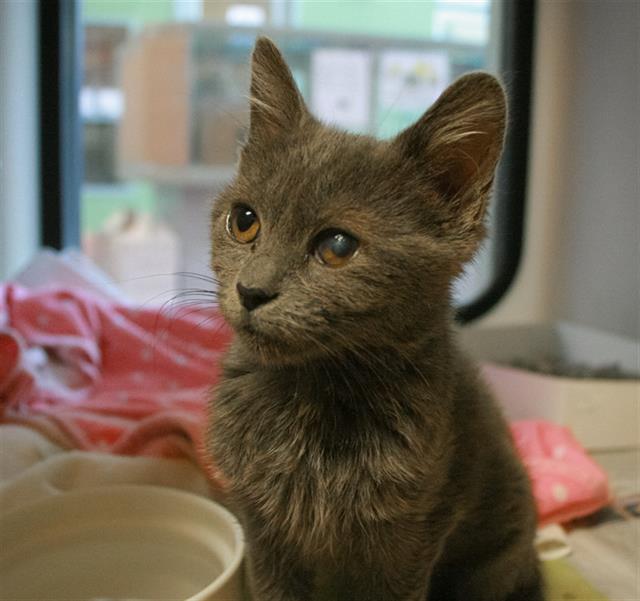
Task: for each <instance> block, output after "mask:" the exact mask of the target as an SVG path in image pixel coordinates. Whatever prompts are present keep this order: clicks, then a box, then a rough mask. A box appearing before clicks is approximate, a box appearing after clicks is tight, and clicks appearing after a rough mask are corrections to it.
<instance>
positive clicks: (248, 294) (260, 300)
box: [236, 282, 278, 311]
mask: <svg viewBox="0 0 640 601" xmlns="http://www.w3.org/2000/svg"><path fill="white" fill-rule="evenodd" d="M236 290H237V291H238V296H239V297H240V302H241V303H242V306H243V307H244V308H245V309H246V310H247V311H253V310H254V309H256V308H258V307H260V306H261V305H266V304H267V303H268V302H270V301H272V300H274V299H275V298H276V297H277V296H278V293H277V292H276V293H270V292H268V291H266V290H263V289H262V288H247V287H246V286H243V285H242V284H241V283H240V282H238V283H237V284H236Z"/></svg>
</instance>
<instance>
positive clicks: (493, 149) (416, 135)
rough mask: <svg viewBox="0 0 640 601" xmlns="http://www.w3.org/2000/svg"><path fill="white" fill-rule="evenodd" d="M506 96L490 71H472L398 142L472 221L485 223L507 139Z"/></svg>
mask: <svg viewBox="0 0 640 601" xmlns="http://www.w3.org/2000/svg"><path fill="white" fill-rule="evenodd" d="M506 112H507V105H506V98H505V94H504V91H503V89H502V86H501V85H500V83H499V82H498V80H497V79H496V78H495V77H493V76H492V75H489V74H488V73H469V74H467V75H464V76H462V77H461V78H459V79H458V80H456V81H455V82H454V83H453V84H451V86H449V87H448V88H447V89H446V90H445V91H444V92H443V93H442V95H441V96H440V98H438V100H437V101H436V102H435V104H433V106H432V107H431V108H430V109H429V110H428V111H427V112H426V113H425V114H424V115H423V116H422V117H421V118H420V119H419V120H418V121H417V122H416V123H415V124H414V125H412V126H411V127H409V128H408V129H406V130H405V131H403V132H402V133H401V134H400V135H399V136H398V137H397V138H396V139H395V140H394V142H393V143H394V144H396V145H398V146H399V148H400V149H401V151H402V152H403V153H404V154H405V155H406V156H409V157H411V158H412V159H414V160H416V161H417V162H418V165H419V166H420V165H421V167H420V168H424V170H425V176H426V177H427V178H428V179H429V181H430V182H431V183H432V184H433V185H435V187H436V189H437V191H438V192H439V193H440V194H441V195H442V196H443V200H444V201H445V202H447V203H448V204H449V206H450V208H451V209H452V210H453V209H455V212H456V213H458V216H459V217H460V218H462V219H464V221H465V222H467V225H471V224H472V223H474V222H477V221H482V218H483V216H484V210H485V206H486V202H487V197H488V192H489V190H490V188H491V185H492V183H493V178H494V172H495V168H496V165H497V163H498V159H499V158H500V154H501V152H502V145H503V140H504V132H505V123H506Z"/></svg>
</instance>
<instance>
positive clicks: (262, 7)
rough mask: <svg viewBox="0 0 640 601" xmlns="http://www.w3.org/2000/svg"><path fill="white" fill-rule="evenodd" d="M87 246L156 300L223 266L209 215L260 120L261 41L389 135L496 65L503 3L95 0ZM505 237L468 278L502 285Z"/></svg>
mask: <svg viewBox="0 0 640 601" xmlns="http://www.w3.org/2000/svg"><path fill="white" fill-rule="evenodd" d="M82 8H83V26H84V44H85V46H84V81H83V86H82V91H81V94H80V98H79V106H80V112H81V117H82V122H83V132H84V163H85V173H84V185H83V189H82V206H81V220H82V244H83V248H84V250H85V251H86V252H87V253H88V254H89V255H90V256H91V257H92V258H93V259H94V260H95V261H96V262H97V263H98V264H99V265H100V266H102V267H103V268H104V269H105V271H107V272H108V273H109V274H111V275H112V276H113V277H114V279H115V280H116V281H117V282H118V283H119V284H120V285H121V286H122V287H123V288H124V289H125V291H126V292H128V293H129V294H130V295H131V297H132V298H133V299H135V300H137V301H140V302H151V301H154V300H159V301H162V300H166V298H167V295H170V294H171V293H172V292H173V293H175V290H176V289H180V288H182V287H193V285H194V284H193V282H190V277H191V276H188V275H186V273H185V272H193V273H199V274H204V275H206V274H208V273H209V268H208V253H209V250H208V212H209V209H210V203H211V201H212V199H213V198H214V197H215V195H216V194H217V192H218V191H219V190H220V189H221V188H222V187H223V186H224V185H225V184H226V183H227V182H229V180H230V178H231V177H232V176H233V173H234V165H235V162H236V158H237V155H238V146H239V144H240V142H241V141H242V139H243V137H244V135H245V131H246V127H247V123H248V101H247V94H248V87H249V75H250V73H249V56H250V52H251V48H252V46H253V43H254V40H255V37H256V35H258V34H266V35H268V36H270V37H271V38H272V39H274V41H275V42H276V43H277V44H278V45H279V47H280V48H281V49H282V51H283V53H284V55H285V58H286V59H287V62H288V63H289V65H290V67H291V69H292V71H293V74H294V77H295V79H296V81H297V83H298V85H299V87H300V89H301V91H302V93H303V95H304V96H305V98H306V100H307V102H308V105H309V107H310V108H311V110H312V111H313V112H314V113H315V114H316V116H318V117H319V118H321V119H322V120H324V121H326V122H329V123H333V124H336V125H338V126H340V127H342V128H344V129H347V130H350V131H354V132H361V133H370V134H374V135H377V136H381V137H389V136H392V135H394V134H396V133H397V132H398V131H400V130H401V129H403V128H404V127H406V126H407V125H409V124H410V123H412V122H413V121H414V120H415V119H417V118H418V117H419V116H420V115H421V114H422V113H423V112H424V111H425V110H426V108H427V107H428V106H429V105H430V104H431V103H432V102H433V101H434V100H435V98H436V97H437V96H438V95H439V94H440V92H442V90H443V89H444V88H445V87H446V86H447V85H448V84H449V83H450V82H451V81H452V80H453V79H455V78H456V77H457V76H459V75H460V74H462V73H464V72H465V71H469V70H475V69H485V70H489V71H494V72H495V71H496V70H497V65H496V61H495V56H496V53H497V48H496V40H498V39H499V36H498V33H499V32H498V31H497V23H498V22H499V19H498V15H497V12H498V10H499V3H498V2H491V1H489V0H474V1H469V2H462V1H456V2H451V1H444V0H434V1H429V2H415V1H408V2H403V1H394V2H391V1H388V0H387V1H381V0H357V1H342V2H321V1H315V0H306V1H305V0H289V1H287V0H260V1H253V2H248V3H244V2H243V3H239V2H231V1H223V0H211V1H209V0H154V1H153V2H139V1H135V2H134V1H132V2H129V1H119V2H112V1H111V0H84V1H83V3H82ZM490 250H491V244H490V242H489V243H488V244H487V245H486V247H485V249H484V251H483V253H482V255H481V257H480V259H479V260H478V261H477V262H476V263H475V264H474V265H473V266H472V268H471V269H470V270H469V272H468V273H467V275H466V276H465V277H464V278H462V280H461V281H460V282H459V283H458V286H457V289H456V295H457V300H458V301H459V302H466V301H468V300H471V299H472V298H473V297H474V296H475V295H477V294H478V293H479V292H480V291H481V290H482V288H483V287H484V286H486V285H487V283H488V282H489V281H490V280H491V276H492V262H491V260H490V257H491V252H490Z"/></svg>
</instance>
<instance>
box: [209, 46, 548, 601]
mask: <svg viewBox="0 0 640 601" xmlns="http://www.w3.org/2000/svg"><path fill="white" fill-rule="evenodd" d="M251 102H252V104H251V126H250V132H249V137H248V141H247V143H246V145H245V146H244V148H243V150H242V156H241V160H240V165H239V170H238V174H237V177H236V179H235V181H234V182H233V183H232V184H231V185H230V186H229V187H228V188H227V189H226V190H225V191H224V192H223V193H222V195H221V196H220V197H219V198H218V199H217V201H216V203H215V205H214V208H213V214H212V222H211V238H212V245H213V252H212V266H213V269H214V271H215V273H216V275H217V277H218V279H219V281H220V289H219V300H220V308H221V310H222V313H223V314H224V316H225V318H226V320H227V321H228V322H229V324H230V325H231V326H232V327H233V329H234V330H235V333H236V336H235V340H234V342H233V344H232V346H231V347H230V349H229V350H228V352H227V354H226V356H225V358H224V362H223V375H222V378H221V380H220V383H219V385H218V386H217V389H216V391H215V395H214V397H213V399H212V401H211V405H210V416H211V417H210V423H209V432H208V442H209V450H210V453H211V455H212V456H213V458H214V460H215V462H216V463H217V465H218V466H219V467H220V469H221V470H222V472H223V474H224V475H225V477H226V478H227V479H228V482H229V490H230V495H231V499H232V502H233V504H234V507H235V509H236V511H237V513H238V515H239V517H240V519H241V521H242V523H243V526H244V529H245V532H246V536H247V539H248V570H249V581H250V587H251V590H252V594H253V597H254V599H255V600H256V601H302V600H311V599H331V600H340V601H347V600H355V601H373V600H380V601H382V600H384V601H410V600H420V601H424V600H425V599H429V600H430V601H445V600H451V601H453V600H455V601H542V599H543V593H542V585H541V578H540V575H539V569H538V563H537V559H536V555H535V552H534V549H533V544H532V540H533V536H534V531H535V526H536V515H535V510H534V504H533V501H532V497H531V492H530V486H529V482H528V479H527V476H526V474H525V471H524V469H523V467H522V465H521V464H520V462H519V460H518V458H517V457H516V454H515V452H514V449H513V446H512V441H511V439H510V436H509V433H508V430H507V427H506V424H505V422H504V420H503V418H502V416H501V414H500V411H499V410H498V409H497V407H496V404H495V403H494V401H493V399H492V398H491V396H490V395H489V393H488V392H487V390H486V389H485V387H484V385H483V384H482V383H481V382H480V380H479V379H478V376H477V375H476V370H475V368H474V367H473V366H472V365H471V364H470V363H469V362H468V361H467V359H466V358H465V357H464V356H463V354H462V353H461V352H460V351H459V350H458V348H457V346H456V343H455V340H454V336H453V333H452V326H451V324H452V320H451V315H452V310H451V282H452V280H453V279H454V278H455V277H456V276H457V275H459V274H460V272H461V270H462V268H463V265H464V263H465V262H467V261H468V260H470V259H471V258H472V256H473V254H474V252H475V251H476V249H477V247H478V244H479V243H480V241H481V239H482V237H483V235H484V229H485V228H484V217H485V212H486V204H487V200H488V198H489V192H490V189H491V185H492V182H493V178H494V170H495V167H496V163H497V161H498V159H499V157H500V153H501V150H502V143H503V136H504V128H505V119H506V105H505V97H504V93H503V90H502V88H501V86H500V84H499V83H498V82H497V81H496V80H495V79H494V78H493V77H492V76H490V75H487V74H483V73H473V74H469V75H465V76H464V77H461V78H460V79H458V80H457V81H456V82H455V83H454V84H453V85H451V86H450V87H449V88H448V89H447V90H446V91H445V92H444V93H443V94H442V96H441V97H440V99H439V100H438V101H437V102H436V103H435V104H434V105H433V106H432V107H431V108H430V109H429V110H428V111H427V112H426V113H425V115H424V116H423V117H421V118H420V119H419V120H418V122H417V123H415V124H414V125H413V126H411V127H409V128H408V129H407V130H405V131H404V132H402V133H401V134H400V135H398V136H397V137H396V138H394V139H392V140H390V141H378V140H375V139H373V138H371V137H368V136H357V135H352V134H347V133H344V132H341V131H338V130H336V129H333V128H330V127H327V126H325V125H323V124H321V123H319V122H318V121H317V120H316V119H314V117H312V116H311V114H310V113H309V112H308V110H307V108H306V107H305V105H304V102H303V100H302V97H301V95H300V93H299V91H298V90H297V88H296V86H295V83H294V81H293V78H292V76H291V73H290V71H289V69H288V68H287V66H286V64H285V62H284V60H283V58H282V56H281V55H280V53H279V52H278V49H277V48H276V47H275V46H274V45H273V43H271V42H270V41H269V40H267V39H265V38H261V39H259V40H258V42H257V44H256V47H255V51H254V54H253V70H252V83H251Z"/></svg>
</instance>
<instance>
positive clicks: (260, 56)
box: [249, 37, 308, 141]
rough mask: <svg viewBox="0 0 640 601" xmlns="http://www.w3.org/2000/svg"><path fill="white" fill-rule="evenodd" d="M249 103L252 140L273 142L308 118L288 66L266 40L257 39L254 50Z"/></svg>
mask: <svg viewBox="0 0 640 601" xmlns="http://www.w3.org/2000/svg"><path fill="white" fill-rule="evenodd" d="M250 101H251V123H250V127H249V139H250V140H251V139H257V140H260V141H262V140H264V141H269V140H273V139H274V138H277V137H279V136H282V135H284V134H286V133H288V132H291V131H292V130H293V129H295V128H296V127H297V126H298V125H300V123H301V121H302V119H303V118H304V117H305V116H306V115H308V111H307V108H306V106H305V104H304V100H303V99H302V95H301V94H300V91H299V90H298V87H297V86H296V84H295V81H294V80H293V76H292V75H291V71H290V70H289V67H288V66H287V63H285V61H284V58H283V57H282V54H280V51H279V50H278V48H277V46H276V45H275V44H274V43H273V42H272V41H271V40H270V39H269V38H266V37H260V38H258V40H257V41H256V45H255V48H254V50H253V56H252V61H251V98H250Z"/></svg>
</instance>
